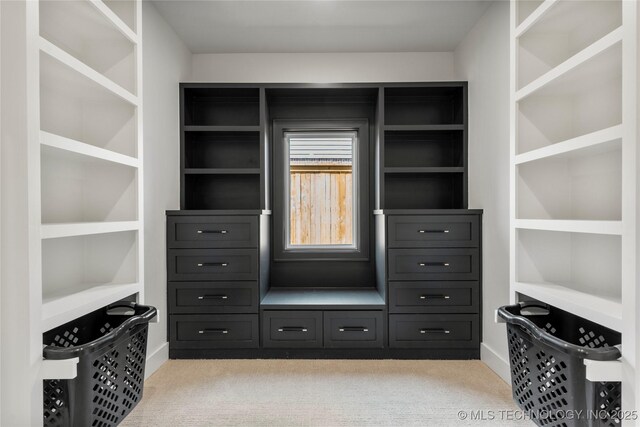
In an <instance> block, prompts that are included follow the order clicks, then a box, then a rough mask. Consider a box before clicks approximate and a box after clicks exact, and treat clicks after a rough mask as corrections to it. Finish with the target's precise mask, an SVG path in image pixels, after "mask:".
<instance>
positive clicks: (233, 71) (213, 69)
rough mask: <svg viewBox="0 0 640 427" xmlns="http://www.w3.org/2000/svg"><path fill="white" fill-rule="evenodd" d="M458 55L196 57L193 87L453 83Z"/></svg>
mask: <svg viewBox="0 0 640 427" xmlns="http://www.w3.org/2000/svg"><path fill="white" fill-rule="evenodd" d="M453 78H454V72H453V53H451V52H429V53H411V52H410V53H232V54H196V55H193V72H192V75H191V81H194V82H196V81H197V82H221V83H222V82H231V83H239V82H242V83H332V82H339V83H350V82H403V81H437V80H452V79H453Z"/></svg>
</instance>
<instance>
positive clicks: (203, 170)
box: [184, 168, 260, 175]
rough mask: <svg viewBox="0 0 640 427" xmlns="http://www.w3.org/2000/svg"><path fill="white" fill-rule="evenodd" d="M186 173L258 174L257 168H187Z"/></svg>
mask: <svg viewBox="0 0 640 427" xmlns="http://www.w3.org/2000/svg"><path fill="white" fill-rule="evenodd" d="M184 173H185V174H186V175H198V174H200V175H260V169H259V168H189V169H185V170H184Z"/></svg>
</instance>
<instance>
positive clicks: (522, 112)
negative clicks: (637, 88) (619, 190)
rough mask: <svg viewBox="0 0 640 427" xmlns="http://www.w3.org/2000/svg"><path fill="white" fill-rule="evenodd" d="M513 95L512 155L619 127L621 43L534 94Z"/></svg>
mask: <svg viewBox="0 0 640 427" xmlns="http://www.w3.org/2000/svg"><path fill="white" fill-rule="evenodd" d="M525 89H526V88H525ZM523 90H524V89H523ZM525 95H526V96H525ZM518 96H519V97H520V99H519V101H518V104H517V120H518V132H517V137H518V145H517V147H516V153H517V154H521V153H524V152H527V151H531V150H535V149H538V148H541V147H545V146H549V145H552V144H554V143H557V142H561V141H566V140H570V139H572V138H576V137H579V136H583V135H587V134H590V133H593V132H596V131H600V130H604V129H607V128H610V127H613V126H616V125H619V124H621V123H622V107H621V106H622V46H621V44H620V43H616V44H614V45H613V46H611V47H610V48H608V49H606V50H604V51H602V52H601V53H599V54H597V55H595V56H593V57H591V58H590V59H588V60H587V61H585V62H582V63H580V64H579V66H576V67H575V68H572V69H571V70H570V71H568V72H566V73H563V74H562V75H560V76H559V77H557V78H555V79H553V80H550V81H549V82H548V83H547V84H544V85H542V86H540V87H539V88H538V89H537V90H535V91H533V92H523V91H522V90H521V91H519V92H518Z"/></svg>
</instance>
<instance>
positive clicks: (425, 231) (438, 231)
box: [418, 230, 449, 234]
mask: <svg viewBox="0 0 640 427" xmlns="http://www.w3.org/2000/svg"><path fill="white" fill-rule="evenodd" d="M448 232H449V230H418V233H421V234H425V233H448Z"/></svg>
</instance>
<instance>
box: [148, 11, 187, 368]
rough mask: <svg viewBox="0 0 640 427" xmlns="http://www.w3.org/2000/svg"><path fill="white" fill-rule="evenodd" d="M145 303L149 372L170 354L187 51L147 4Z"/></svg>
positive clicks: (159, 16)
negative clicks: (170, 253)
mask: <svg viewBox="0 0 640 427" xmlns="http://www.w3.org/2000/svg"><path fill="white" fill-rule="evenodd" d="M142 46H143V61H142V63H143V88H142V89H143V105H144V112H143V114H144V129H143V135H144V167H143V170H144V212H145V214H144V221H145V241H144V247H145V260H144V265H145V302H146V303H147V304H150V305H153V306H155V307H156V308H158V309H159V310H160V323H159V324H152V325H151V326H150V328H149V343H148V346H147V355H148V356H147V360H148V362H147V376H148V375H150V374H151V373H153V371H155V370H156V369H157V368H158V367H159V366H160V365H161V364H162V363H163V362H164V361H165V360H166V359H167V357H168V346H167V317H168V316H167V302H166V301H167V268H166V258H167V257H166V252H165V251H166V249H165V248H166V239H165V234H166V230H165V214H164V212H165V210H167V209H178V208H179V207H180V161H179V159H180V120H179V112H180V105H179V97H178V83H179V82H181V81H185V80H187V79H188V77H189V75H190V72H191V52H190V51H189V50H188V49H187V48H186V46H185V45H184V44H183V43H182V41H181V40H180V39H179V38H178V37H177V36H176V34H175V33H174V31H173V29H172V28H171V27H170V26H169V24H167V22H166V21H165V20H164V18H163V17H162V16H161V15H160V14H159V13H158V11H157V10H156V8H155V6H154V5H153V4H152V3H151V2H147V1H145V2H143V4H142Z"/></svg>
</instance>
